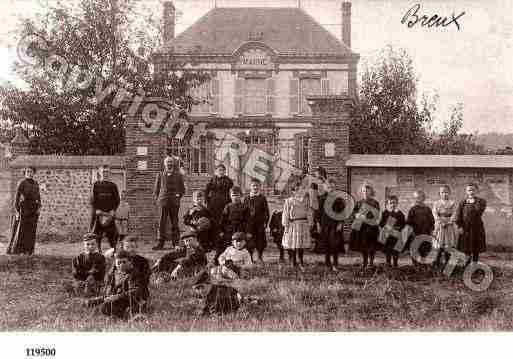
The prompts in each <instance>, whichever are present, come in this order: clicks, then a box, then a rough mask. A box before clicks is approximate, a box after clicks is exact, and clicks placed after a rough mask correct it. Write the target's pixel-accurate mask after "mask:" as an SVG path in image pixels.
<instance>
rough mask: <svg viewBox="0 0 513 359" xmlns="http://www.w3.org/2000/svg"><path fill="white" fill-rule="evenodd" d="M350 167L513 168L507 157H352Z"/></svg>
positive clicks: (348, 162) (511, 159) (512, 163)
mask: <svg viewBox="0 0 513 359" xmlns="http://www.w3.org/2000/svg"><path fill="white" fill-rule="evenodd" d="M346 165H347V166H348V167H411V168H415V167H416V168H421V167H424V168H427V167H431V168H451V167H454V168H512V169H513V156H507V155H354V154H353V155H351V156H350V157H349V160H348V161H347V162H346Z"/></svg>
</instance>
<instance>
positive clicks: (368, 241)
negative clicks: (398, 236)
mask: <svg viewBox="0 0 513 359" xmlns="http://www.w3.org/2000/svg"><path fill="white" fill-rule="evenodd" d="M378 236H379V227H378V226H370V225H368V224H365V223H364V224H362V226H361V228H360V230H356V229H353V230H351V235H350V239H349V249H350V250H352V251H355V252H361V253H372V252H376V251H378V250H380V249H381V248H382V246H381V245H380V243H379V242H378Z"/></svg>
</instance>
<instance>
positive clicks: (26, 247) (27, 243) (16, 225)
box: [7, 214, 39, 254]
mask: <svg viewBox="0 0 513 359" xmlns="http://www.w3.org/2000/svg"><path fill="white" fill-rule="evenodd" d="M38 219H39V215H37V214H31V215H27V214H21V215H20V217H19V219H16V217H15V216H14V215H13V217H12V221H11V241H10V242H9V246H8V247H7V254H33V253H34V247H35V245H36V229H37V221H38Z"/></svg>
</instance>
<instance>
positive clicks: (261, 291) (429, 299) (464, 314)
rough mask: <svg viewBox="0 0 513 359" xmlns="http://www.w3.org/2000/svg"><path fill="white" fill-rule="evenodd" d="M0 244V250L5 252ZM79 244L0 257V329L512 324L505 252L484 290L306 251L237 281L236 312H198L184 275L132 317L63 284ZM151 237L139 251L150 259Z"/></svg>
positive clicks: (457, 277)
mask: <svg viewBox="0 0 513 359" xmlns="http://www.w3.org/2000/svg"><path fill="white" fill-rule="evenodd" d="M4 246H5V243H1V245H0V250H1V251H2V253H5V251H4ZM80 246H81V244H80V243H65V242H62V243H43V244H38V247H37V250H36V251H37V254H36V255H35V256H33V257H12V256H5V255H1V256H0V278H1V280H0V298H1V299H0V310H1V312H2V313H3V315H2V316H1V318H0V329H1V330H31V331H36V330H37V331H127V330H130V331H312V330H316V331H338V330H511V329H513V319H512V318H513V306H512V305H513V282H512V281H513V266H512V265H511V264H510V261H511V259H512V257H513V254H512V253H488V254H487V255H486V256H484V257H483V261H484V262H486V263H488V264H489V265H491V266H492V268H493V271H494V281H493V283H492V285H491V286H490V288H489V289H488V290H486V291H484V292H473V291H472V290H470V289H468V288H466V286H465V285H464V284H463V280H462V277H461V273H460V274H454V275H453V276H452V277H450V278H447V277H445V276H443V275H440V274H439V273H437V272H434V271H432V270H430V269H429V268H424V269H422V270H417V269H415V268H413V267H412V266H410V265H409V258H407V257H405V258H402V259H401V262H400V264H401V266H400V268H399V269H398V270H387V269H386V268H385V267H384V266H383V263H382V258H381V257H380V258H379V259H378V266H377V268H376V270H372V271H368V272H367V273H365V274H363V273H361V272H360V271H359V267H358V263H359V258H358V257H357V256H356V255H345V256H343V260H342V266H341V270H340V272H338V273H332V272H327V271H326V270H325V268H324V267H323V266H322V257H321V256H316V255H313V254H312V255H308V256H307V257H306V260H307V262H308V263H309V264H308V266H307V269H306V271H305V272H304V273H301V272H296V271H294V270H293V269H291V268H289V267H288V266H279V265H278V264H277V258H276V254H277V253H276V252H275V250H274V248H271V249H270V251H269V256H268V263H267V264H266V265H265V266H264V267H257V268H255V269H254V270H253V271H252V272H251V276H250V279H248V280H246V281H243V282H241V283H240V284H239V290H240V292H241V293H242V294H246V295H251V296H257V297H259V298H260V302H259V303H258V304H247V305H244V306H243V307H242V308H241V310H240V311H239V312H237V313H234V314H230V315H226V316H215V317H210V318H204V317H201V316H200V315H199V310H200V309H201V304H202V298H199V297H198V296H197V294H195V293H194V291H193V290H192V289H191V288H190V282H189V281H188V280H184V281H178V282H171V283H168V284H167V286H165V287H164V288H163V289H162V290H158V291H157V289H156V288H153V287H151V288H150V290H151V292H152V297H153V299H152V307H153V311H152V313H150V315H148V316H147V317H146V318H143V319H139V320H137V321H128V322H126V321H119V320H113V319H109V318H105V317H103V316H102V315H100V314H98V313H96V312H91V311H90V310H88V309H87V308H85V307H83V306H81V304H80V300H78V299H76V298H70V297H68V295H67V294H66V293H65V291H64V290H63V289H62V282H63V280H65V279H69V275H70V274H69V267H70V261H71V257H72V255H73V254H74V253H75V252H76V251H78V250H80ZM150 247H151V243H142V244H141V249H142V253H143V254H144V255H146V256H147V257H148V258H151V259H152V260H155V259H156V255H157V254H159V253H161V252H152V251H151V250H150Z"/></svg>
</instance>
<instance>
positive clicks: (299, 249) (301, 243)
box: [282, 183, 313, 270]
mask: <svg viewBox="0 0 513 359" xmlns="http://www.w3.org/2000/svg"><path fill="white" fill-rule="evenodd" d="M309 197H310V196H309V195H308V191H307V189H306V188H304V187H301V185H300V184H299V183H296V184H294V185H293V186H292V195H291V196H290V197H289V198H287V199H286V200H285V204H284V205H283V215H282V224H283V227H284V229H285V232H284V234H283V241H282V245H283V248H284V249H286V250H287V252H288V254H289V259H290V263H291V264H292V266H294V267H297V266H298V263H297V259H296V253H297V256H298V257H299V268H300V269H301V270H303V269H304V267H303V266H304V260H303V252H304V250H305V249H306V248H310V247H311V245H312V241H311V238H310V226H311V225H312V222H313V214H312V209H311V207H310V198H309Z"/></svg>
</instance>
